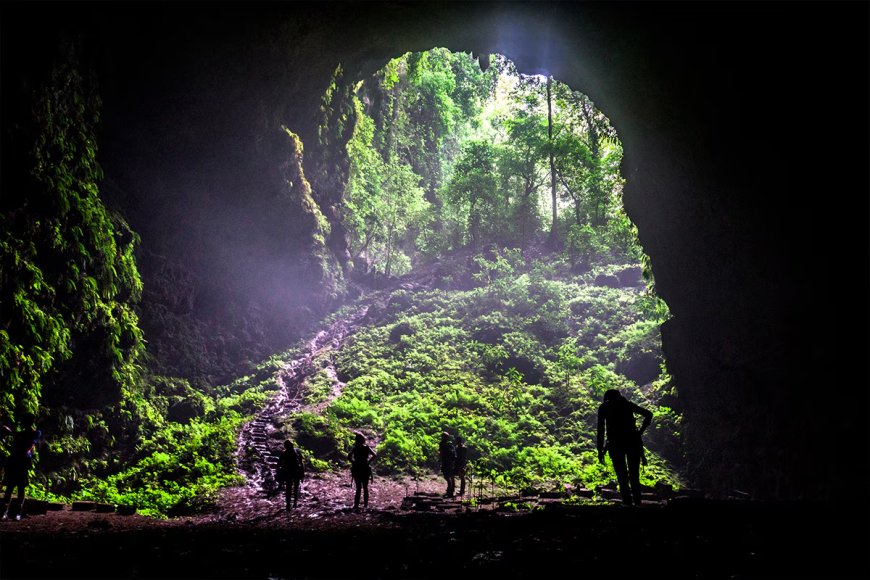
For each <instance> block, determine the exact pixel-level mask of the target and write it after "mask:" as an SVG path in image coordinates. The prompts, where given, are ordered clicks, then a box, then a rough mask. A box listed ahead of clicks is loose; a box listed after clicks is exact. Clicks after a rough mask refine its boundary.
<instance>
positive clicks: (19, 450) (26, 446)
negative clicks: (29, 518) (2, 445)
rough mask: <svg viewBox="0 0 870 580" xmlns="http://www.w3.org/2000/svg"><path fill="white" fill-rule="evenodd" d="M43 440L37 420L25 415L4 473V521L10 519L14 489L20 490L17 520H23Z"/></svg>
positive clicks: (13, 439)
mask: <svg viewBox="0 0 870 580" xmlns="http://www.w3.org/2000/svg"><path fill="white" fill-rule="evenodd" d="M41 438H42V431H40V430H39V429H37V428H36V418H35V417H34V416H33V415H31V414H26V415H24V416H23V417H22V418H21V421H20V428H19V429H18V430H16V431H15V433H14V434H13V436H12V449H11V452H10V454H9V458H8V460H7V462H6V466H5V469H4V471H3V485H4V486H5V487H6V493H5V494H4V496H3V516H2V519H4V520H5V519H7V518H8V517H9V508H10V507H11V505H12V490H13V489H17V490H18V498H17V500H18V510H17V511H16V513H15V519H16V520H20V519H21V514H22V511H23V508H24V492H25V489H26V488H27V478H28V475H29V472H30V467H31V466H32V465H33V453H34V451H35V450H36V444H37V443H39V440H40V439H41Z"/></svg>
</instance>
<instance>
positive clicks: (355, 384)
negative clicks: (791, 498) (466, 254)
mask: <svg viewBox="0 0 870 580" xmlns="http://www.w3.org/2000/svg"><path fill="white" fill-rule="evenodd" d="M516 255H517V254H516V253H515V252H512V251H510V250H508V251H505V252H500V253H499V255H498V256H497V258H496V259H493V260H487V259H486V258H484V257H482V256H478V257H477V259H476V262H477V264H478V265H480V266H482V267H481V272H486V274H485V275H482V276H481V277H479V284H480V285H479V286H477V287H476V288H474V289H472V290H468V291H452V292H448V291H443V290H433V291H420V292H410V291H403V290H400V291H397V292H394V293H393V296H392V299H391V300H390V303H389V304H390V305H389V306H388V307H387V309H386V310H385V311H384V313H383V314H382V317H381V319H379V320H377V321H376V322H374V323H371V324H369V325H368V326H366V327H364V328H363V329H361V330H360V331H359V332H358V333H357V334H355V335H354V336H353V337H352V339H351V340H350V342H349V343H348V344H347V345H346V346H345V347H344V348H343V349H342V350H341V351H340V352H339V353H338V355H337V356H336V365H337V371H338V373H339V375H340V376H341V377H342V378H343V379H342V380H346V385H345V386H344V390H343V392H342V393H341V396H339V397H338V398H337V399H335V400H334V401H333V402H332V403H331V404H330V405H329V407H328V408H327V410H326V412H325V414H324V415H323V416H312V415H307V414H306V415H300V416H297V417H295V418H291V423H290V428H291V429H292V430H294V431H295V432H296V433H297V434H298V436H299V437H300V440H305V441H306V442H307V444H304V445H305V447H306V448H307V449H309V450H312V452H313V456H314V457H318V456H319V457H321V458H323V459H325V460H332V459H334V458H336V457H338V458H340V457H342V453H346V451H347V449H348V447H349V444H350V442H349V440H348V439H347V434H348V433H351V432H352V431H355V430H362V431H364V432H366V433H367V434H369V435H370V436H371V437H372V439H373V440H376V441H379V446H378V453H379V458H378V461H377V465H378V470H379V471H380V472H381V473H396V472H399V473H406V474H415V473H418V472H420V471H421V470H436V469H437V457H438V454H437V447H438V437H439V435H440V432H441V431H442V430H447V431H450V432H452V433H458V434H462V435H464V436H465V437H466V439H467V441H468V444H469V448H470V449H471V460H472V471H473V473H474V474H475V477H477V478H484V479H486V480H492V481H494V482H495V483H497V484H499V485H504V486H509V487H513V488H525V487H535V488H549V487H552V486H557V487H558V486H559V485H561V484H563V483H575V484H583V485H586V486H590V487H591V486H596V485H600V484H602V483H606V482H607V481H609V480H610V479H611V478H612V477H613V472H612V469H610V468H609V467H606V466H601V465H599V464H598V460H597V455H596V453H595V451H594V449H595V440H594V438H595V429H596V426H597V409H598V405H599V403H600V401H601V398H602V395H603V393H604V391H605V390H606V389H609V388H619V389H620V390H621V391H622V392H623V393H624V394H625V395H626V396H627V397H629V398H630V399H631V400H634V401H636V402H638V403H640V404H642V405H644V406H647V407H649V408H650V409H653V410H654V413H655V414H656V420H661V421H662V423H663V425H660V426H657V427H656V430H655V431H654V433H655V435H654V436H652V437H649V438H648V440H649V447H650V448H651V449H652V450H653V451H648V456H649V459H650V464H649V466H647V467H646V468H645V470H644V476H643V481H644V483H647V484H650V485H651V484H653V483H654V482H656V481H667V482H671V483H678V481H677V479H676V476H675V475H674V473H673V470H672V468H671V467H670V466H669V463H668V462H669V460H672V459H674V458H675V455H674V454H673V452H674V449H675V445H673V444H672V437H673V435H672V434H671V430H674V429H676V428H677V425H678V424H679V417H678V416H676V415H675V414H673V412H672V411H671V410H670V409H669V408H668V407H664V406H661V407H660V406H659V405H658V401H659V399H660V398H661V397H662V396H663V395H664V394H666V393H670V391H669V389H671V387H670V383H669V378H668V377H667V375H665V374H661V373H657V374H658V375H659V376H658V379H657V383H654V384H655V385H656V386H653V387H644V388H641V387H640V386H639V385H638V384H636V383H635V382H634V381H632V380H631V379H630V378H628V377H626V376H625V375H623V374H620V372H618V370H617V368H619V364H620V363H621V362H625V361H627V360H631V359H633V358H634V357H637V356H642V355H644V354H645V353H646V352H647V350H648V349H653V350H655V347H656V346H658V347H659V349H660V345H658V344H657V341H658V340H659V337H658V333H657V324H658V323H660V322H661V321H660V320H658V321H657V320H655V319H650V318H647V316H648V315H647V314H646V310H645V308H644V307H643V304H644V301H645V300H646V299H645V296H644V293H643V292H642V291H641V290H638V289H632V288H624V289H611V288H602V287H597V286H594V285H592V284H590V283H589V282H590V279H592V277H593V274H598V273H600V272H598V271H596V272H593V273H590V274H589V275H588V278H583V277H577V276H570V275H569V274H567V269H566V268H567V264H557V265H551V266H550V267H536V266H535V265H531V266H530V267H527V266H525V265H517V266H514V265H512V264H516ZM455 275H456V276H461V275H462V273H461V272H455ZM619 341H624V346H623V347H622V348H616V343H618V342H619ZM655 352H660V350H655ZM317 449H319V450H320V451H319V452H318V451H316V450H317ZM657 450H661V452H665V453H666V455H667V456H668V457H669V458H670V459H664V458H663V457H662V456H660V455H659V452H657ZM668 454H669V455H668Z"/></svg>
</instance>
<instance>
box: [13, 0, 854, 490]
mask: <svg viewBox="0 0 870 580" xmlns="http://www.w3.org/2000/svg"><path fill="white" fill-rule="evenodd" d="M132 6H134V7H135V8H134V12H133V17H130V16H129V14H130V13H129V10H130V9H129V8H125V9H124V14H128V16H122V14H121V12H120V11H119V10H118V9H112V8H111V7H109V6H100V7H98V8H95V7H94V6H93V5H91V8H89V11H87V12H85V13H84V15H83V13H81V12H77V21H78V22H80V23H82V25H83V26H84V27H85V28H86V29H87V30H88V31H89V35H90V36H89V38H91V40H92V42H93V46H95V47H96V48H95V53H96V54H97V55H99V58H98V59H97V60H98V62H99V66H100V67H101V71H102V73H103V74H102V78H103V79H104V83H105V85H104V86H105V92H106V94H105V97H104V99H105V102H106V115H105V122H106V128H105V133H104V141H103V145H102V147H103V150H104V151H106V154H105V157H104V165H105V166H106V170H107V173H109V174H110V175H112V176H113V177H114V180H115V182H116V183H118V184H119V186H118V190H119V191H123V192H125V193H126V195H125V196H121V197H123V198H124V199H122V200H121V202H122V203H124V204H126V207H127V208H128V212H130V213H132V214H134V215H132V216H131V217H130V221H131V223H132V224H133V226H134V228H136V229H137V230H139V231H141V232H142V235H143V244H153V245H154V246H159V247H160V248H161V250H162V251H167V252H170V251H172V252H177V253H182V252H186V253H187V254H188V255H190V254H195V255H193V257H189V260H190V261H191V263H195V264H199V267H200V268H201V269H202V271H203V272H204V273H208V274H211V275H213V276H214V277H216V278H220V279H222V280H235V281H236V282H234V283H236V284H240V285H241V286H240V287H239V291H240V292H242V293H244V292H246V291H249V290H250V291H251V292H254V291H265V292H268V293H272V294H275V293H280V291H285V292H288V293H289V294H288V296H289V295H298V294H299V293H301V292H304V291H305V289H303V288H291V289H290V290H288V286H287V284H289V283H290V282H288V280H292V278H293V272H292V270H291V271H287V269H286V267H283V266H280V265H278V266H275V267H270V266H269V264H270V263H272V264H273V265H274V264H277V263H278V262H280V260H281V255H282V254H281V252H282V251H286V245H285V246H284V247H283V248H279V247H275V246H274V245H270V244H271V243H272V242H271V240H274V239H277V238H281V239H285V238H286V236H284V237H282V236H276V235H275V233H276V229H280V228H281V227H282V225H281V224H283V223H286V220H283V219H281V216H276V215H274V212H272V211H271V209H272V208H273V205H272V204H271V203H270V202H269V200H270V199H272V198H273V197H274V196H275V195H277V193H276V192H279V191H281V188H282V184H281V183H280V182H279V181H277V180H276V179H277V178H276V177H275V176H276V175H279V172H277V171H276V170H275V168H276V167H277V166H278V165H280V163H282V161H283V159H282V156H286V152H285V151H282V150H281V149H280V146H279V145H276V143H280V140H278V139H276V138H275V134H276V132H277V131H279V130H280V129H279V127H280V126H281V125H286V126H287V127H288V128H290V129H291V130H292V131H294V132H295V133H297V134H299V135H300V137H301V139H302V141H303V143H304V144H305V147H306V155H314V154H316V153H315V152H316V146H315V143H316V135H317V122H318V110H319V106H320V99H321V96H322V94H323V91H324V90H325V88H326V87H327V86H328V84H329V82H330V79H331V75H332V74H333V72H334V70H335V67H336V65H337V64H338V63H341V64H342V66H343V67H344V70H345V71H346V73H347V74H348V75H353V74H358V75H359V78H362V77H363V76H364V75H366V74H368V73H370V72H372V71H374V70H376V69H377V68H378V67H380V66H381V65H382V64H384V63H385V62H386V61H387V60H388V59H390V58H392V57H394V56H396V55H399V54H401V53H404V52H407V51H415V50H425V49H428V48H432V47H434V46H446V47H448V48H450V49H452V50H463V51H473V52H475V53H479V54H485V53H488V52H500V53H503V54H505V55H506V56H508V57H509V58H511V59H512V60H513V61H514V62H515V63H516V64H517V67H518V68H519V70H520V71H523V72H549V73H550V74H553V75H554V76H555V77H556V78H558V79H559V80H561V81H563V82H565V83H567V84H569V85H570V86H572V87H573V88H575V89H577V90H580V91H582V92H584V93H586V94H588V95H589V96H590V97H591V98H592V100H593V101H594V102H595V103H596V105H597V106H598V107H599V108H600V109H601V110H602V111H604V113H605V114H606V115H607V116H608V117H609V118H610V119H611V121H612V123H613V125H614V127H615V128H616V129H617V131H618V133H619V136H620V138H621V140H622V142H623V144H624V148H625V158H624V161H623V173H624V175H625V177H626V178H627V179H628V185H627V187H626V191H625V204H626V209H627V211H628V213H629V215H630V217H631V218H632V220H633V221H634V222H635V223H636V224H637V226H638V230H639V235H640V239H641V242H642V244H643V246H644V248H645V250H646V251H647V253H648V254H649V256H650V258H651V261H652V267H653V273H654V275H655V279H656V286H657V290H658V292H659V294H660V295H661V296H662V297H663V298H664V299H665V300H666V301H667V303H668V305H669V307H670V309H671V311H672V313H673V318H672V319H671V320H670V321H668V322H667V323H666V324H665V325H664V327H663V329H662V330H663V342H664V348H665V354H666V357H667V361H668V365H669V368H670V370H671V372H672V374H673V376H674V380H675V382H676V384H677V386H678V389H679V396H680V404H681V408H682V411H683V413H684V417H685V421H686V428H685V432H684V439H685V440H684V443H685V453H686V465H687V470H688V473H689V474H690V477H691V479H692V483H694V484H696V485H699V486H704V487H707V488H713V489H723V490H730V489H740V490H743V491H747V492H750V493H752V494H754V495H755V496H756V497H775V498H830V497H841V498H843V497H851V496H854V495H855V491H854V490H855V489H856V487H857V488H859V489H866V486H867V483H868V463H870V445H868V443H870V438H868V436H867V429H866V427H865V424H866V422H867V421H866V416H867V412H868V411H870V404H868V403H870V401H868V396H870V395H868V380H867V379H868V373H867V366H868V365H867V361H868V357H867V355H868V321H870V316H868V300H867V298H868V295H870V293H868V290H870V281H868V273H870V269H868V264H870V261H868V247H870V244H868V235H867V234H868V232H867V223H868V214H870V210H868V183H867V176H868V171H867V160H868V148H867V128H868V116H867V112H868V111H867V109H868V107H867V103H868V94H867V93H868V91H867V77H868V74H867V73H868V58H867V54H868V50H867V48H868V42H867V22H868V18H867V17H868V5H867V4H865V3H833V2H826V3H707V2H704V3H656V2H653V3H628V2H619V3H615V2H614V3H571V2H562V3H552V4H551V3H543V2H535V3H532V4H526V3H520V2H508V3H485V2H471V3H461V2H450V3H424V2H410V3H376V2H367V3H338V2H335V3H332V2H331V3H284V4H281V3H272V4H258V3H244V4H220V5H217V4H216V5H209V4H205V3H199V4H197V3H192V4H154V5H149V4H144V5H138V4H134V5H132ZM68 16H69V15H68ZM7 21H8V19H7ZM69 21H70V19H65V20H64V22H65V23H67V22H69ZM156 39H159V41H157V42H155V40H156ZM158 194H159V195H160V197H159V201H160V203H156V204H155V203H154V197H153V196H154V195H158ZM315 196H316V197H320V198H328V197H329V192H315ZM285 217H286V216H285ZM259 220H262V221H259ZM263 224H266V225H263ZM194 234H195V235H194ZM227 239H232V240H234V243H233V248H234V251H233V253H232V255H227V254H226V250H221V251H220V252H218V251H217V250H216V249H215V248H225V245H224V244H223V243H222V242H224V241H225V240H227ZM203 264H207V266H203ZM239 281H241V282H239ZM146 283H147V281H146ZM204 283H205V284H208V283H210V282H209V279H208V276H207V275H206V276H205V282H204ZM214 283H216V282H214ZM245 284H248V285H249V286H245ZM264 289H265V290H264ZM287 299H288V300H289V299H290V297H288V298H287ZM289 323H292V320H290V321H289ZM857 499H860V500H861V501H864V502H866V501H867V500H866V498H864V497H859V498H857Z"/></svg>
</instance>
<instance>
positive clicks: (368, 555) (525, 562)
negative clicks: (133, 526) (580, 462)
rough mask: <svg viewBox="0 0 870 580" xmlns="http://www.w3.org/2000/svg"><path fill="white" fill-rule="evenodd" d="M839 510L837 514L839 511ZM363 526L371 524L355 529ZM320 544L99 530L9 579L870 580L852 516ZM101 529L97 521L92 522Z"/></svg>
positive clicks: (722, 517)
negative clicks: (567, 579) (577, 579)
mask: <svg viewBox="0 0 870 580" xmlns="http://www.w3.org/2000/svg"><path fill="white" fill-rule="evenodd" d="M831 507H833V509H830V508H831ZM359 517H360V518H362V516H359ZM380 518H383V519H382V521H383V522H384V523H382V524H381V525H373V524H372V520H371V519H365V520H363V519H361V520H360V523H359V524H358V525H354V526H346V527H343V528H340V529H337V528H336V529H321V530H317V531H311V530H301V529H294V528H293V526H292V524H290V525H289V526H288V527H284V526H281V527H280V528H277V529H276V528H272V529H269V528H265V527H260V526H239V525H233V524H225V525H219V526H212V525H209V526H195V527H194V526H184V525H180V526H176V527H174V528H169V529H142V530H138V531H137V530H127V531H123V532H113V531H111V530H107V529H100V526H99V525H94V526H92V528H91V529H90V530H88V531H87V532H84V533H75V534H63V535H58V536H56V537H53V538H52V539H51V540H50V541H47V540H46V538H44V537H42V536H33V535H30V534H26V533H20V534H17V533H16V534H8V533H7V534H4V535H3V536H2V547H3V564H2V568H0V575H2V577H3V578H9V579H13V578H60V577H62V578H443V577H453V578H480V577H488V576H490V575H493V576H497V577H502V578H557V577H562V576H564V575H572V576H573V575H582V576H589V577H597V576H601V577H605V576H607V577H611V576H612V575H613V574H614V571H615V570H618V575H616V577H619V578H622V577H630V576H636V577H643V578H859V577H866V574H867V571H868V567H867V562H866V560H865V557H864V555H863V554H864V546H865V544H864V542H863V540H862V539H861V538H860V537H859V535H858V534H856V533H854V532H853V531H851V530H849V529H848V528H847V527H845V525H846V524H851V525H854V526H861V525H863V524H864V518H863V517H860V516H859V514H856V513H855V512H854V511H853V510H851V509H850V508H849V506H848V505H845V504H840V505H837V506H821V505H815V504H799V503H791V502H780V503H763V502H762V503H755V502H725V501H723V502H715V501H707V500H687V501H685V502H674V503H672V504H671V505H669V506H668V507H666V508H643V507H641V508H618V507H609V506H607V507H599V508H595V507H586V508H563V509H560V510H552V511H548V510H545V511H542V512H535V513H532V514H525V515H506V514H495V513H491V512H490V513H468V514H458V515H452V516H445V515H429V514H421V515H403V516H396V515H393V516H388V515H387V514H383V515H381V516H380ZM95 521H99V518H95Z"/></svg>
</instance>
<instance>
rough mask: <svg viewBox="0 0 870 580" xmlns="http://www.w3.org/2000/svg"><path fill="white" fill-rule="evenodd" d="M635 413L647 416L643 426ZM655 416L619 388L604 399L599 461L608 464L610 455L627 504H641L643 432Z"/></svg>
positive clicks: (623, 502)
mask: <svg viewBox="0 0 870 580" xmlns="http://www.w3.org/2000/svg"><path fill="white" fill-rule="evenodd" d="M635 415H641V416H642V417H643V423H642V424H641V426H640V429H638V427H637V423H636V421H635V417H634V416H635ZM652 418H653V414H652V412H651V411H649V410H648V409H644V408H643V407H641V406H639V405H636V404H635V403H632V402H631V401H629V400H628V399H626V398H625V397H623V396H622V393H620V392H619V391H618V390H616V389H609V390H608V391H607V392H605V393H604V402H602V403H601V405H600V406H599V407H598V461H600V462H602V463H604V452H605V451H607V453H609V454H610V461H611V462H612V463H613V470H614V471H615V472H616V480H617V482H618V483H619V491H620V493H621V494H622V504H623V505H625V506H631V505H635V506H639V505H640V503H641V488H640V463H641V461H642V460H643V459H644V456H643V441H642V440H641V435H642V434H643V432H644V431H645V430H646V428H647V427H649V425H650V423H651V422H652ZM605 436H606V439H607V442H606V444H605Z"/></svg>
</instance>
